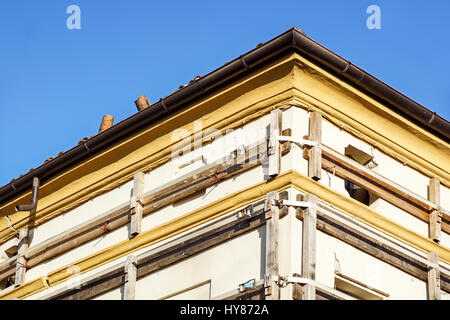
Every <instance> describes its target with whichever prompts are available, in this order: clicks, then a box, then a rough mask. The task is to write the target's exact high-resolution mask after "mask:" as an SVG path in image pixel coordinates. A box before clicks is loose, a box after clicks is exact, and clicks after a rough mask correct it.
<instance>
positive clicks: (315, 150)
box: [308, 111, 322, 181]
mask: <svg viewBox="0 0 450 320" xmlns="http://www.w3.org/2000/svg"><path fill="white" fill-rule="evenodd" d="M309 139H310V140H312V141H315V142H317V143H321V142H322V115H321V114H320V113H318V112H317V111H313V112H311V114H310V117H309ZM310 155H311V156H310V158H309V161H308V176H309V177H310V178H313V179H314V180H316V181H318V180H320V179H321V177H322V149H321V148H320V146H315V147H312V148H311V153H310Z"/></svg>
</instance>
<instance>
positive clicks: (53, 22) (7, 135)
mask: <svg viewBox="0 0 450 320" xmlns="http://www.w3.org/2000/svg"><path fill="white" fill-rule="evenodd" d="M72 4H75V5H78V6H79V7H80V9H81V29H80V30H69V29H68V28H67V27H66V20H67V18H68V17H69V14H67V13H66V8H67V7H68V6H69V5H72ZM371 4H374V5H378V6H379V7H380V9H381V29H380V30H369V29H368V28H367V27H366V20H367V18H368V17H369V14H367V13H366V9H367V7H368V6H369V5H371ZM449 19H450V1H448V0H442V1H438V0H433V1H415V0H409V1H400V0H389V1H381V0H372V1H365V0H353V1H351V0H346V1H331V0H330V1H320V0H315V1H303V0H296V1H284V0H277V1H261V0H260V1H245V0H241V1H214V0H208V1H193V0H192V1H186V0H185V1H161V2H159V3H157V2H156V1H144V0H142V1H138V0H127V1H123V0H116V1H111V0H110V1H102V0H71V1H65V0H42V1H31V0H30V1H21V0H14V1H13V0H8V1H7V0H3V1H2V2H1V3H0V39H1V42H0V150H1V153H0V186H2V185H4V184H6V183H8V182H9V181H10V180H11V178H17V177H18V176H19V175H20V174H24V173H26V172H28V170H29V169H30V168H33V167H34V168H36V167H37V166H39V165H40V164H41V163H43V161H44V160H45V159H46V158H48V157H50V156H56V155H57V154H58V153H59V152H60V151H65V150H68V149H70V148H71V147H73V146H74V145H76V144H77V142H78V141H79V140H80V139H82V138H83V137H87V136H91V135H94V134H95V133H97V131H98V128H99V125H100V121H101V118H102V116H103V115H105V114H111V115H113V116H114V117H115V122H116V123H117V122H118V121H120V120H123V119H125V118H127V117H128V116H130V115H131V114H133V113H135V112H136V107H135V105H134V100H135V99H136V98H137V97H139V96H140V95H141V94H143V93H144V94H146V96H147V97H148V98H149V99H150V102H155V101H157V100H159V98H160V97H163V96H165V95H168V94H169V93H171V92H173V91H174V90H176V89H177V88H178V86H179V85H180V84H185V83H188V82H189V81H190V80H191V79H193V78H194V77H195V76H196V75H204V74H206V73H208V72H210V71H212V70H214V69H216V68H218V67H220V66H222V65H223V64H224V63H226V62H227V61H230V60H232V59H234V58H236V57H238V56H239V55H240V54H243V53H245V52H247V51H249V50H251V49H253V48H254V47H255V46H256V45H257V44H258V43H260V42H266V41H268V40H270V39H272V38H273V37H275V36H277V35H279V34H281V33H282V32H284V31H286V30H287V29H289V28H291V27H294V26H296V27H299V28H301V29H302V30H303V31H305V33H306V34H307V35H308V36H309V37H311V38H312V39H314V40H316V41H317V42H319V43H321V44H322V45H324V46H325V47H327V48H329V49H331V50H332V51H334V52H336V53H338V54H339V55H341V56H343V57H344V58H346V59H348V60H350V61H352V62H353V63H354V64H356V65H358V66H359V67H361V68H363V69H364V70H366V71H367V72H369V73H371V74H373V75H374V76H376V77H378V78H379V79H381V80H383V81H385V82H386V83H388V84H389V85H391V86H393V87H394V88H396V89H397V90H399V91H401V92H402V93H404V94H406V95H407V96H409V97H411V98H412V99H414V100H416V101H417V102H419V103H421V104H423V105H424V106H426V107H427V108H429V109H431V110H433V111H435V112H437V113H438V114H440V115H442V116H443V117H445V118H447V119H450V81H448V75H449V74H450V59H449V57H450V55H449V53H448V52H450V41H449V39H450V36H449V34H450V23H449Z"/></svg>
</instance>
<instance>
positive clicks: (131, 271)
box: [123, 255, 137, 300]
mask: <svg viewBox="0 0 450 320" xmlns="http://www.w3.org/2000/svg"><path fill="white" fill-rule="evenodd" d="M124 274H125V287H124V290H123V291H124V292H123V300H134V299H135V297H136V279H137V265H136V257H135V256H133V255H131V256H128V257H127V262H126V263H125V268H124Z"/></svg>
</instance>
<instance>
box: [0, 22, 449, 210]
mask: <svg viewBox="0 0 450 320" xmlns="http://www.w3.org/2000/svg"><path fill="white" fill-rule="evenodd" d="M289 50H292V51H297V52H298V53H299V54H301V55H302V56H304V57H305V58H307V59H308V60H311V61H312V62H314V63H317V64H318V65H319V66H321V67H323V68H325V69H327V70H329V71H331V72H332V73H334V74H336V75H338V76H340V77H342V78H344V79H345V80H346V81H348V82H349V83H350V84H352V85H354V86H355V87H357V88H359V89H360V90H363V91H365V92H368V93H369V94H371V95H373V96H374V97H375V98H377V99H379V100H381V101H383V102H385V103H387V106H388V107H390V108H392V110H394V111H396V112H397V113H400V114H402V115H403V116H406V117H409V118H410V119H411V120H413V121H414V122H416V123H417V124H419V125H421V126H422V127H424V128H426V129H427V130H428V131H429V132H431V133H433V134H435V135H436V136H438V137H440V138H443V139H444V140H446V141H449V140H450V123H449V122H448V121H447V120H446V119H444V118H442V117H441V116H439V115H437V114H436V113H435V112H432V111H430V110H429V109H427V108H425V107H424V106H422V105H420V104H419V103H417V102H415V101H414V100H412V99H410V98H408V97H407V96H405V95H403V94H402V93H400V92H398V91H397V90H395V89H393V88H392V87H390V86H388V85H387V84H385V83H384V82H382V81H380V80H378V79H377V78H375V77H374V76H372V75H370V74H369V73H367V72H365V71H364V70H362V69H360V68H359V67H357V66H355V65H353V64H352V63H351V62H349V61H347V60H346V59H344V58H342V57H340V56H339V55H337V54H335V53H334V52H332V51H330V50H328V49H327V48H325V47H323V46H322V45H320V44H319V43H317V42H315V41H314V40H312V39H310V38H309V37H307V36H306V35H305V34H304V33H303V32H302V31H301V30H299V29H298V28H291V29H289V30H287V31H286V32H284V33H283V34H281V35H279V36H277V37H276V38H274V39H272V40H270V41H268V42H266V43H264V44H262V45H260V46H258V47H256V48H255V49H253V50H251V51H249V52H247V53H246V54H243V55H240V56H239V57H238V58H236V59H234V60H232V61H230V62H228V63H226V64H225V65H223V66H222V67H220V68H218V69H216V70H214V71H212V72H210V73H209V74H207V75H205V76H203V77H201V78H200V79H198V80H196V81H194V82H192V83H190V84H189V85H187V86H186V87H183V88H182V89H179V90H177V91H175V92H173V93H172V94H170V95H168V96H166V97H164V98H161V99H160V100H159V101H158V102H156V103H154V104H152V105H151V106H149V107H147V108H146V109H144V110H142V111H139V112H137V113H135V114H133V115H131V116H130V117H128V118H127V119H125V120H122V121H120V122H119V123H117V124H116V125H114V126H112V127H111V128H109V129H107V130H105V131H103V132H101V133H99V134H97V135H95V136H93V137H91V138H90V139H89V140H87V141H84V142H83V143H81V144H79V145H77V146H75V147H73V148H72V149H70V150H68V151H66V152H64V153H62V154H61V155H59V156H57V157H55V158H54V159H51V160H49V161H47V162H45V163H44V164H42V165H41V166H39V167H38V168H36V169H34V170H32V171H30V172H28V173H27V174H25V175H23V176H21V177H19V178H18V179H13V181H11V182H10V183H8V184H6V185H5V186H3V187H1V188H0V203H1V202H3V201H6V200H8V199H10V198H12V197H14V196H16V195H18V194H20V193H22V192H24V191H25V190H27V189H28V188H31V184H32V180H33V177H39V179H40V180H41V182H45V181H46V180H48V179H49V178H50V177H52V176H54V175H55V174H57V173H59V172H62V171H63V170H65V169H67V168H69V167H70V166H71V165H73V164H75V163H77V162H78V161H81V160H82V159H84V158H86V157H88V156H90V155H92V154H93V153H95V152H97V151H99V150H101V149H103V148H105V147H107V146H109V145H111V144H113V143H116V142H117V141H119V140H120V139H123V138H125V137H127V136H129V135H130V134H132V133H133V132H136V131H138V130H139V129H141V128H143V127H145V126H148V125H150V124H151V123H153V122H155V121H157V120H158V119H160V118H162V117H164V116H165V115H166V114H169V113H173V112H174V111H176V110H178V109H180V108H181V107H183V106H185V105H186V104H188V103H189V102H190V101H192V100H194V99H197V98H199V97H200V96H203V95H205V94H209V93H211V92H212V91H214V90H215V89H217V88H218V87H220V86H222V85H224V84H226V83H228V82H229V81H231V80H232V79H235V78H236V77H238V76H241V75H243V74H245V73H247V72H249V71H250V70H253V69H255V68H257V67H260V66H262V65H264V64H266V63H267V62H269V61H271V60H273V59H274V58H275V57H277V56H279V55H281V54H284V53H286V52H287V51H289Z"/></svg>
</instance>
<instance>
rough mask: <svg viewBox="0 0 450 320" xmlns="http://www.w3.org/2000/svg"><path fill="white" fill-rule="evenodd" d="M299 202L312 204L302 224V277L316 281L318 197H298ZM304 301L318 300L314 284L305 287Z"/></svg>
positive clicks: (310, 195) (304, 214)
mask: <svg viewBox="0 0 450 320" xmlns="http://www.w3.org/2000/svg"><path fill="white" fill-rule="evenodd" d="M297 200H298V201H305V202H310V203H311V204H312V205H313V206H311V207H308V208H307V209H305V210H304V213H303V224H302V277H303V278H306V279H312V280H315V279H316V225H317V208H316V206H317V197H316V196H315V195H313V194H306V195H304V196H302V195H297ZM302 290H303V293H302V297H303V300H316V289H315V286H314V285H312V284H306V285H304V286H303V289H302Z"/></svg>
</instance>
